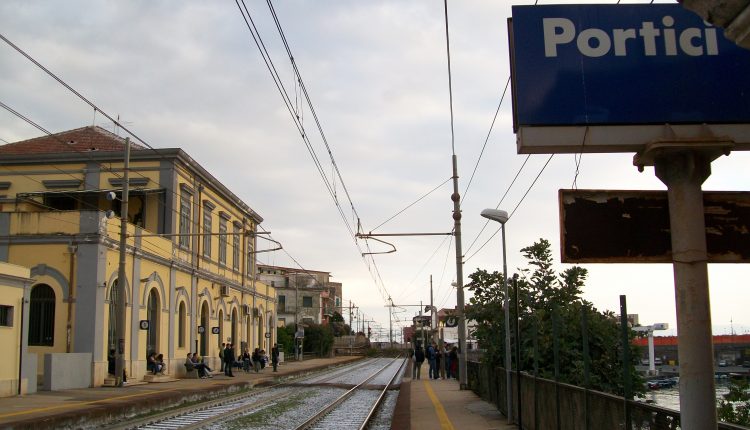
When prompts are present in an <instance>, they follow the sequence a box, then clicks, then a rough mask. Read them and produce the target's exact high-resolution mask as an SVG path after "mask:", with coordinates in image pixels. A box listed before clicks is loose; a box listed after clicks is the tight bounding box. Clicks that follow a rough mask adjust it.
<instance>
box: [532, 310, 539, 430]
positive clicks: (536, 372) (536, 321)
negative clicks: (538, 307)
mask: <svg viewBox="0 0 750 430" xmlns="http://www.w3.org/2000/svg"><path fill="white" fill-rule="evenodd" d="M537 333H539V315H537V314H536V312H534V330H533V342H534V430H538V429H539V409H538V407H537V405H538V398H539V396H538V394H537V391H538V387H537V378H538V377H539V340H538V339H537V336H538V334H537Z"/></svg>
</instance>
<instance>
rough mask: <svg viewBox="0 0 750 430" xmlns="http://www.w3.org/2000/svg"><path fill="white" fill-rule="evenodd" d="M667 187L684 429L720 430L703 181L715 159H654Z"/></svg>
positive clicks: (690, 155) (682, 154) (681, 155)
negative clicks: (717, 413)
mask: <svg viewBox="0 0 750 430" xmlns="http://www.w3.org/2000/svg"><path fill="white" fill-rule="evenodd" d="M654 167H655V172H656V176H657V177H658V178H659V179H660V180H661V181H662V182H664V184H666V185H667V193H668V197H669V219H670V228H671V232H672V259H673V262H674V263H673V267H674V280H675V301H676V307H677V338H678V343H679V348H678V354H679V355H678V356H679V360H680V411H681V412H680V422H681V426H682V429H683V430H698V429H701V430H703V429H715V428H717V418H716V397H715V386H714V363H713V343H712V333H711V303H710V299H709V289H708V265H707V252H706V226H705V220H704V216H703V192H702V190H701V185H702V184H703V181H705V180H706V178H708V177H709V176H710V174H711V158H709V156H708V155H704V154H703V153H701V152H699V151H674V152H672V151H670V152H667V153H665V154H664V155H661V156H658V157H656V159H655V164H654Z"/></svg>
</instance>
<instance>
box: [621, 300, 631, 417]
mask: <svg viewBox="0 0 750 430" xmlns="http://www.w3.org/2000/svg"><path fill="white" fill-rule="evenodd" d="M620 329H621V333H622V386H623V400H624V401H625V404H624V406H625V430H631V429H632V428H633V422H632V420H631V417H630V399H631V398H632V394H631V391H630V365H631V364H630V337H629V336H628V334H629V332H630V328H629V327H628V304H627V300H626V298H625V296H624V295H621V296H620Z"/></svg>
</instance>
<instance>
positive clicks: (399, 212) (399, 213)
mask: <svg viewBox="0 0 750 430" xmlns="http://www.w3.org/2000/svg"><path fill="white" fill-rule="evenodd" d="M451 179H453V178H448V179H446V180H445V181H443V182H442V183H441V184H440V185H438V186H437V187H435V188H433V189H432V190H430V191H429V192H428V193H427V194H425V195H423V196H422V197H420V198H418V199H417V200H415V201H413V202H412V203H411V204H409V205H408V206H406V207H405V208H403V209H401V210H400V211H398V212H396V214H395V215H393V216H392V217H390V218H388V219H387V220H385V221H383V222H381V223H380V224H378V226H377V227H375V228H373V229H372V230H370V231H371V232H373V231H375V230H377V229H379V228H380V227H382V226H383V225H385V224H386V223H387V222H389V221H391V220H393V219H394V218H396V217H397V216H399V215H401V214H402V213H404V212H405V211H406V210H407V209H409V208H410V207H412V206H414V205H415V204H417V203H419V202H420V201H421V200H422V199H424V198H425V197H427V196H429V195H430V194H432V193H433V192H435V191H437V190H438V189H439V188H440V187H442V186H443V185H445V184H447V183H448V181H450V180H451Z"/></svg>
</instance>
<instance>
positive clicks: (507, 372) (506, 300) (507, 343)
mask: <svg viewBox="0 0 750 430" xmlns="http://www.w3.org/2000/svg"><path fill="white" fill-rule="evenodd" d="M501 226H502V230H503V286H504V288H505V290H504V291H505V298H504V299H503V313H505V393H506V394H505V395H506V397H507V399H508V400H507V403H508V424H511V423H513V412H512V411H513V394H512V393H513V387H512V381H511V376H510V367H511V363H510V354H511V353H510V298H509V294H508V263H507V258H506V255H507V252H506V251H505V223H502V224H501Z"/></svg>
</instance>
